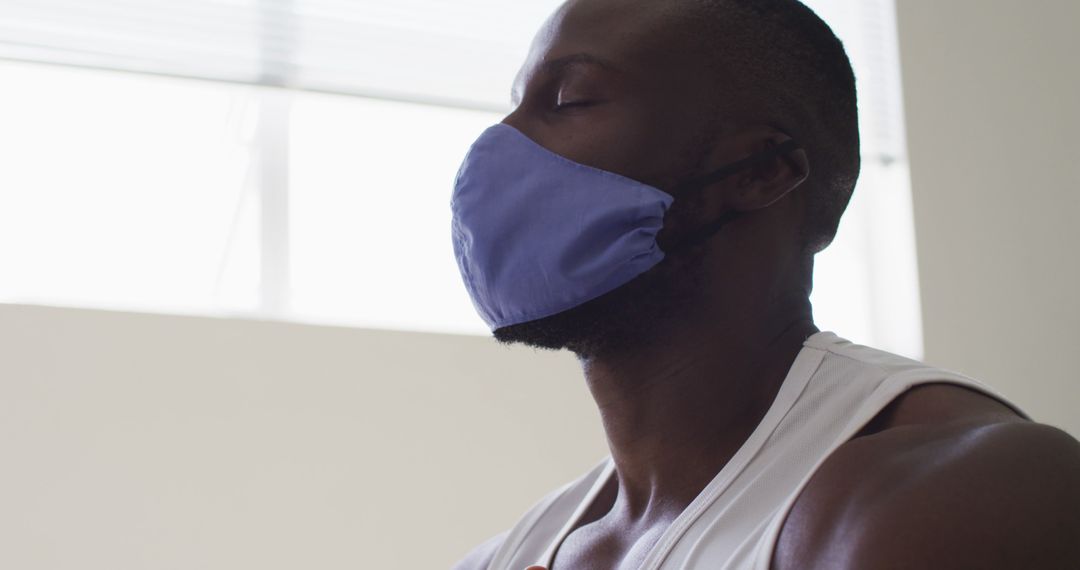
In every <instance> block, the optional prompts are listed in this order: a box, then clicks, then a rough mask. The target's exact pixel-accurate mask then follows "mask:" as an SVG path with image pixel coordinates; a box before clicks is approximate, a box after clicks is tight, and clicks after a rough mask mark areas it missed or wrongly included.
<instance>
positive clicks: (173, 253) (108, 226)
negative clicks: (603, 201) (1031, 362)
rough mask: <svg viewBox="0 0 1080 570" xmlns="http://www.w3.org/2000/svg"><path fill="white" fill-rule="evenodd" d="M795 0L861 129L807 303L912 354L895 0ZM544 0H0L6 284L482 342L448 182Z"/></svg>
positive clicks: (11, 293)
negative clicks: (815, 22)
mask: <svg viewBox="0 0 1080 570" xmlns="http://www.w3.org/2000/svg"><path fill="white" fill-rule="evenodd" d="M809 3H810V5H811V6H812V7H814V8H815V9H816V10H818V12H819V13H820V14H821V15H822V16H823V17H824V18H825V19H826V20H828V21H830V23H831V24H832V25H833V27H834V29H836V30H837V33H838V34H839V35H840V36H841V37H842V38H843V39H844V41H845V44H846V45H847V47H848V51H849V53H850V54H851V56H852V59H853V62H854V65H855V68H856V74H857V76H858V78H859V88H860V100H861V109H860V113H861V121H862V129H863V140H864V148H863V157H864V163H863V164H864V166H863V174H862V179H861V181H860V185H859V188H858V189H857V190H856V192H855V196H854V198H853V201H852V204H851V206H850V208H849V211H848V214H847V215H846V216H845V219H844V221H843V223H842V225H841V230H840V235H839V236H838V239H837V241H836V242H835V243H834V244H833V246H832V247H830V249H828V250H826V252H824V253H823V254H821V255H819V257H818V267H817V279H816V286H815V291H814V302H815V308H816V313H817V314H816V317H817V320H818V322H819V324H820V326H822V327H823V328H829V329H833V330H836V331H838V332H840V333H841V334H843V335H845V336H848V337H849V338H852V339H853V340H856V341H860V342H866V343H869V344H875V345H878V346H882V347H884V348H888V349H891V350H894V351H897V352H901V353H904V354H908V355H912V356H916V357H917V356H920V353H921V345H922V342H921V326H920V320H919V301H918V289H917V276H916V273H915V251H914V235H913V234H914V232H913V227H912V216H911V206H910V191H909V186H908V180H907V162H906V155H905V150H904V149H905V142H904V134H903V120H902V119H903V117H902V105H901V101H900V89H899V69H898V56H897V50H896V38H895V22H894V16H893V6H892V2H891V1H890V0H816V1H812V2H809ZM557 5H558V2H556V1H553V0H530V1H524V0H523V1H520V2H514V3H504V2H496V1H495V0H469V1H468V2H455V3H444V2H433V1H432V0H358V1H356V2H351V3H341V2H336V1H334V0H191V1H188V2H168V1H167V0H102V1H100V2H93V3H86V2H77V1H75V0H8V1H7V2H5V3H3V4H0V84H2V85H4V88H3V90H2V91H0V124H3V125H4V126H5V127H4V129H0V157H2V158H0V160H2V161H3V162H2V163H0V164H2V166H0V276H2V277H0V301H4V302H22V303H42V304H62V305H78V306H94V307H106V308H121V309H134V310H147V311H165V312H183V313H195V314H212V315H245V316H255V317H260V318H275V319H290V320H301V321H312V322H328V323H334V324H347V325H354V326H364V327H376V328H391V329H407V330H427V331H442V332H460V333H480V334H483V333H485V332H486V329H485V328H484V326H483V324H482V322H481V321H480V319H479V318H478V317H477V316H476V315H475V313H474V311H473V309H472V306H471V303H470V302H469V300H468V296H467V295H466V293H465V290H464V287H463V286H462V285H461V283H460V279H459V277H458V275H457V268H456V265H455V264H454V261H453V257H452V255H451V246H450V240H449V236H448V226H449V208H448V199H449V193H450V185H451V182H452V180H453V175H454V173H455V172H456V170H457V167H458V164H459V162H460V160H461V158H462V157H463V155H464V153H465V151H466V150H467V148H468V146H469V144H470V143H471V142H472V141H473V140H474V139H475V137H476V136H477V135H478V134H479V133H480V132H481V131H482V130H483V128H485V127H486V126H488V125H490V124H492V123H494V122H496V121H498V120H499V119H500V118H501V116H502V115H503V114H504V113H505V112H506V111H507V110H508V98H509V89H510V83H511V79H512V77H513V75H514V73H515V72H516V70H517V67H518V65H519V64H520V63H521V61H522V59H523V58H524V54H525V52H526V50H527V48H528V43H529V41H530V40H531V37H532V34H533V33H534V31H535V30H536V29H537V28H538V27H539V25H540V23H541V22H542V21H543V19H544V18H545V17H546V16H547V14H548V13H550V12H551V11H552V10H553V9H554V8H555V7H556V6H557ZM55 64H60V65H55Z"/></svg>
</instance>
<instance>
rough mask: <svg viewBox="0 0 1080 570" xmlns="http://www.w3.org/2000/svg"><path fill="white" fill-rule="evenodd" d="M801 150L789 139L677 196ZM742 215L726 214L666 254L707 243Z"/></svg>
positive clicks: (693, 184) (689, 186)
mask: <svg viewBox="0 0 1080 570" xmlns="http://www.w3.org/2000/svg"><path fill="white" fill-rule="evenodd" d="M800 148H802V147H801V146H800V145H799V143H798V142H796V141H795V140H794V139H788V140H786V141H784V142H782V143H780V144H779V145H776V146H774V147H772V148H770V149H767V150H764V151H762V152H760V153H758V154H755V155H753V156H749V157H746V158H744V159H742V160H738V161H735V162H733V163H731V164H729V165H727V166H725V167H723V168H721V169H719V170H717V171H715V172H713V173H711V174H708V175H705V176H703V177H701V178H698V179H695V180H692V181H690V182H687V183H686V184H684V185H683V190H682V192H679V194H677V196H682V195H683V194H684V193H685V192H696V191H700V190H702V189H704V188H706V187H707V186H709V185H710V184H715V183H716V182H719V181H721V180H723V179H725V178H727V177H729V176H731V175H733V174H736V173H738V172H740V171H742V170H743V169H746V168H750V167H752V166H756V165H758V164H761V163H764V162H767V161H769V160H772V159H774V158H776V157H778V156H783V155H785V154H787V153H789V152H792V151H794V150H797V149H800ZM740 215H742V214H741V212H737V211H735V210H731V211H728V212H726V213H724V214H723V215H722V216H720V217H719V218H718V219H716V220H715V221H713V222H710V223H709V224H707V225H705V226H703V227H701V228H699V229H697V230H694V231H693V232H692V233H691V234H690V235H688V236H686V237H685V238H683V239H682V240H681V241H680V242H679V243H677V244H675V246H673V247H672V248H671V249H670V250H669V251H667V252H666V253H674V252H677V251H681V250H683V249H687V248H690V247H693V246H695V245H699V244H701V243H703V242H705V241H706V240H708V239H709V238H711V237H712V236H714V235H715V234H716V233H717V232H719V231H720V230H721V229H723V227H724V226H725V225H727V224H728V223H730V222H731V221H733V220H734V219H736V218H738V217H739V216H740Z"/></svg>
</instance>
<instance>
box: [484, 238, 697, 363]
mask: <svg viewBox="0 0 1080 570" xmlns="http://www.w3.org/2000/svg"><path fill="white" fill-rule="evenodd" d="M681 253H682V255H680V256H679V257H678V258H676V257H673V256H671V255H668V256H666V257H665V258H664V259H663V260H662V261H661V262H660V263H658V264H656V265H655V266H653V267H652V268H650V269H649V270H648V271H645V272H644V273H642V274H641V275H638V276H637V277H635V278H634V279H632V280H630V281H628V282H627V283H625V284H624V285H621V286H619V287H617V288H615V289H614V290H612V291H610V292H608V293H605V294H604V295H601V296H599V297H597V298H595V299H592V300H590V301H587V302H585V303H583V304H581V305H578V306H577V307H573V308H571V309H567V310H565V311H562V312H560V313H556V314H554V315H551V316H548V317H544V318H541V319H537V320H534V321H529V322H525V323H520V324H516V325H510V326H506V327H502V328H500V329H497V330H496V331H495V333H494V335H495V339H496V340H498V341H499V342H500V343H503V344H507V345H511V344H524V345H526V346H531V347H533V348H539V349H547V350H561V349H567V350H570V351H571V352H574V353H575V354H577V355H578V356H579V357H581V358H591V357H597V356H606V355H613V354H620V353H626V352H629V351H634V350H637V349H639V348H641V347H645V346H648V345H650V344H652V343H653V342H654V340H655V339H657V338H662V337H666V336H669V334H668V331H671V330H673V328H677V327H679V326H680V323H683V322H685V320H686V318H687V317H689V316H691V315H693V314H694V311H695V309H696V308H698V307H700V302H701V297H702V295H703V293H704V292H705V291H706V286H705V273H706V272H705V262H704V254H703V248H700V247H695V248H693V249H690V250H688V251H686V252H681Z"/></svg>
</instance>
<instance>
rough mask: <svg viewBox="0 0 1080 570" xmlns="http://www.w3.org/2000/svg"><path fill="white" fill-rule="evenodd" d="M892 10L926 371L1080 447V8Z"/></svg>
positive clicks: (906, 5) (963, 5)
mask: <svg viewBox="0 0 1080 570" xmlns="http://www.w3.org/2000/svg"><path fill="white" fill-rule="evenodd" d="M897 5H898V6H897V8H898V19H899V31H900V47H901V60H902V68H903V79H904V93H905V99H906V106H907V124H908V145H909V147H910V156H911V170H912V186H913V196H914V212H915V226H916V236H917V237H916V239H917V242H918V254H919V272H920V279H921V282H922V283H921V293H922V303H923V324H924V329H925V330H924V335H925V343H926V360H928V361H930V362H932V363H935V364H938V365H942V366H945V367H948V368H953V369H956V370H959V371H961V372H964V373H967V374H968V375H971V376H975V377H977V378H980V379H983V380H985V381H987V382H989V383H991V384H992V385H994V386H995V387H997V388H998V389H1000V390H1001V391H1002V392H1004V393H1005V395H1006V396H1009V397H1011V398H1013V399H1015V400H1016V402H1017V403H1018V404H1020V405H1021V406H1023V407H1025V408H1026V409H1027V410H1028V411H1029V413H1031V414H1032V415H1033V416H1034V417H1035V418H1036V419H1039V420H1042V421H1044V422H1046V423H1051V424H1055V425H1058V426H1060V427H1063V428H1065V429H1067V430H1069V431H1070V432H1071V433H1073V434H1074V435H1080V365H1078V361H1077V355H1078V350H1077V347H1078V345H1080V300H1078V293H1080V63H1078V62H1077V56H1078V54H1080V32H1078V30H1080V2H1077V1H1076V0H1034V1H1031V2H1017V1H1015V0H948V1H941V0H898V2H897Z"/></svg>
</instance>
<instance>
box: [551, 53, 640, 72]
mask: <svg viewBox="0 0 1080 570" xmlns="http://www.w3.org/2000/svg"><path fill="white" fill-rule="evenodd" d="M574 65H596V66H599V67H603V68H604V69H607V70H609V71H618V72H621V71H622V70H621V69H619V67H618V66H617V65H615V64H613V63H611V62H610V61H608V60H606V59H603V58H601V57H597V56H595V55H592V54H588V53H575V54H572V55H567V56H563V57H560V58H559V59H553V60H550V61H545V62H544V63H542V64H540V69H539V71H541V72H543V73H555V72H557V71H561V70H563V69H565V68H567V67H572V66H574Z"/></svg>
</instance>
